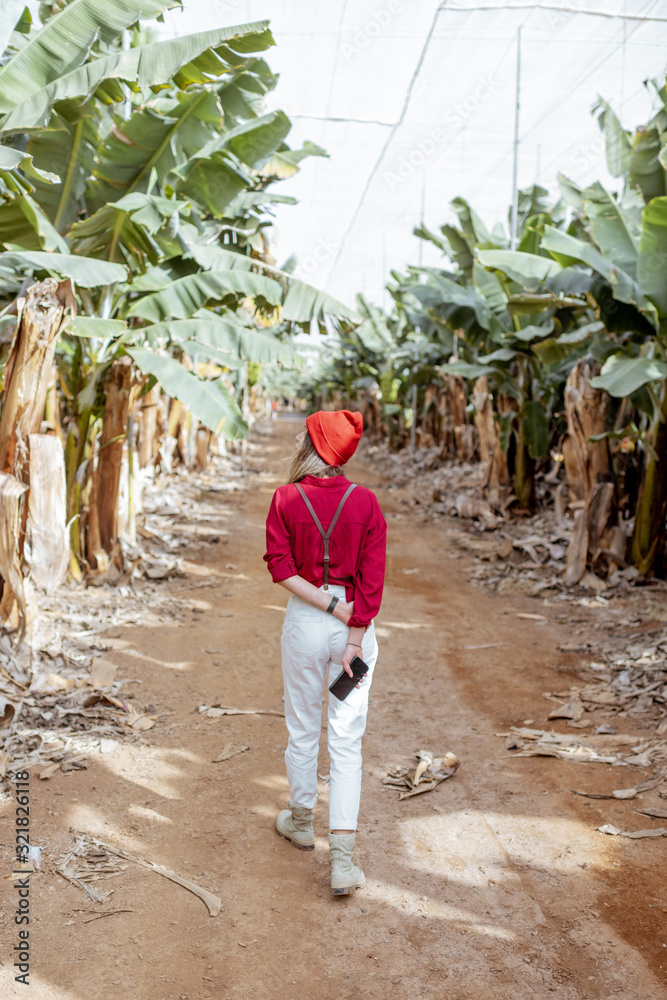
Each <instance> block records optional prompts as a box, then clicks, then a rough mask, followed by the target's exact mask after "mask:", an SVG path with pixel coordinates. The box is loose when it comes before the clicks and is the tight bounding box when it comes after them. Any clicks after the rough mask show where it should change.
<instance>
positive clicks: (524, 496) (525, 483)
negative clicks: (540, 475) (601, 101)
mask: <svg viewBox="0 0 667 1000" xmlns="http://www.w3.org/2000/svg"><path fill="white" fill-rule="evenodd" d="M515 442H516V452H515V455H514V495H515V497H516V498H517V500H518V501H519V507H520V508H521V510H527V511H531V512H532V511H533V510H534V509H535V462H534V461H533V459H532V458H531V457H530V453H529V451H528V442H527V441H526V432H525V425H524V422H523V420H521V421H519V427H518V430H517V432H516V436H515Z"/></svg>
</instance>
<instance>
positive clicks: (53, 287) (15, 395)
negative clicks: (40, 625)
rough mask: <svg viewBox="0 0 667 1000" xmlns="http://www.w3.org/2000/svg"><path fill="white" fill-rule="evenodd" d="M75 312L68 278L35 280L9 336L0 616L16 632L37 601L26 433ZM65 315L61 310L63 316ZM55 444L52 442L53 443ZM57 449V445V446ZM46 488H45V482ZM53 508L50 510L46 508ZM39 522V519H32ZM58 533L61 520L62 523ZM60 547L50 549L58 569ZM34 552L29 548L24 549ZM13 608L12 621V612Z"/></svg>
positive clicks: (0, 433)
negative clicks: (27, 565) (30, 563)
mask: <svg viewBox="0 0 667 1000" xmlns="http://www.w3.org/2000/svg"><path fill="white" fill-rule="evenodd" d="M70 312H71V313H73V314H75V313H76V302H75V299H74V294H73V291H72V286H71V283H70V282H69V281H67V282H60V283H59V282H57V281H56V280H55V279H54V278H47V279H46V280H45V281H38V282H35V284H33V285H31V286H30V288H28V290H27V292H26V295H25V297H22V298H20V299H18V301H17V313H18V315H17V321H16V327H15V332H14V340H13V343H12V346H11V349H10V353H9V359H8V361H7V365H6V368H5V391H4V395H3V399H2V412H1V413H0V472H1V473H2V481H3V487H2V503H1V504H0V508H1V509H0V536H1V538H2V543H1V544H0V576H1V578H2V601H1V604H0V621H2V622H3V623H5V624H19V625H20V628H21V635H22V636H23V635H25V634H27V635H28V637H30V635H31V630H32V625H33V622H34V621H35V619H36V617H37V603H36V599H35V596H34V590H33V586H32V582H31V580H30V578H29V576H24V570H23V566H24V554H25V553H24V549H25V538H26V522H27V518H28V504H27V503H26V499H27V497H26V493H27V491H28V487H29V483H30V478H31V477H30V472H31V470H30V438H31V435H33V441H35V436H36V435H38V432H39V431H40V430H41V425H42V420H43V418H44V408H45V404H46V396H47V392H48V389H49V385H50V384H51V382H52V379H53V363H54V355H55V349H56V341H57V339H58V335H59V334H60V331H61V330H62V327H63V324H64V322H66V318H65V317H66V313H67V314H69V313H70ZM68 318H69V315H67V319H68ZM54 443H55V442H54ZM61 451H62V449H61ZM39 466H40V462H39V457H38V458H37V459H36V460H35V468H34V470H33V472H34V476H33V480H35V479H36V478H38V474H39V472H40V471H41V469H40V467H39ZM51 486H52V487H53V490H54V493H53V497H52V499H53V504H49V502H48V498H47V501H46V505H45V506H44V505H42V509H41V512H42V514H43V513H44V511H45V510H49V508H50V507H54V508H55V507H57V497H56V495H55V493H56V492H57V484H55V485H54V484H51ZM47 488H48V487H47ZM33 510H34V511H35V514H34V516H33V519H32V522H31V534H32V535H37V534H39V533H40V532H42V531H43V529H46V528H47V525H46V524H45V523H43V521H42V520H40V519H39V515H38V514H37V513H36V510H37V508H36V504H35V503H33ZM52 513H55V511H52ZM38 521H39V523H38ZM60 527H62V528H63V534H64V519H63V524H62V525H61V526H60ZM48 538H50V541H51V543H52V547H54V549H59V548H60V546H59V543H58V539H54V538H53V537H51V536H50V535H49V533H48V530H47V539H46V540H45V544H46V547H47V548H48V545H49V541H48ZM60 554H61V553H60V552H59V551H57V552H55V553H54V555H55V561H56V563H58V570H57V575H58V574H59V573H60V562H59V558H58V557H59V556H60ZM30 555H31V556H34V552H31V553H30ZM39 559H40V560H41V561H46V562H49V560H50V556H49V554H47V552H46V551H45V548H44V546H42V549H41V554H40V556H39ZM15 610H17V611H18V621H17V622H12V617H13V615H14V613H15Z"/></svg>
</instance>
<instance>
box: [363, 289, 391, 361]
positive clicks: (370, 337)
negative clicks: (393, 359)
mask: <svg viewBox="0 0 667 1000" xmlns="http://www.w3.org/2000/svg"><path fill="white" fill-rule="evenodd" d="M357 304H358V306H359V309H358V311H359V313H360V315H361V317H362V322H361V323H360V324H359V326H358V327H357V328H356V329H355V331H354V333H355V336H356V337H358V338H359V340H360V341H361V343H362V344H363V346H364V347H365V348H367V350H369V351H373V352H374V353H380V354H386V352H387V351H389V350H391V348H392V347H395V344H394V338H393V337H392V335H391V333H390V332H389V327H388V326H387V321H386V320H385V317H384V313H383V312H382V310H381V309H378V308H377V307H376V306H372V305H371V304H370V303H369V302H367V301H366V299H365V298H364V296H363V295H357Z"/></svg>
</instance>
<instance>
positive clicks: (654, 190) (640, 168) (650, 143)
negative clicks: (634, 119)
mask: <svg viewBox="0 0 667 1000" xmlns="http://www.w3.org/2000/svg"><path fill="white" fill-rule="evenodd" d="M661 146H662V142H661V135H660V132H659V130H658V129H657V128H656V127H655V126H654V127H649V128H639V129H637V132H636V133H635V137H634V140H633V143H632V155H631V157H630V172H629V177H628V181H629V183H630V185H631V186H632V187H637V188H639V190H640V191H641V193H642V196H643V198H644V201H645V202H649V201H650V200H651V198H659V197H661V195H664V194H665V193H666V191H667V187H666V182H665V168H664V167H663V165H662V163H661V162H660V150H661Z"/></svg>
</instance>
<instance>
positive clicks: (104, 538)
mask: <svg viewBox="0 0 667 1000" xmlns="http://www.w3.org/2000/svg"><path fill="white" fill-rule="evenodd" d="M131 389H132V362H131V361H130V359H129V358H127V357H124V358H119V359H118V360H116V361H114V363H113V364H112V366H111V368H110V369H109V374H108V375H107V378H106V382H105V390H106V406H105V408H104V419H103V422H102V435H101V438H100V445H99V459H98V463H97V469H96V473H95V485H94V489H93V495H94V497H93V498H94V502H95V505H96V511H95V513H94V514H93V516H92V518H91V520H92V522H93V524H94V525H95V531H96V533H97V532H98V531H99V544H100V546H101V548H102V550H103V551H104V552H107V553H111V551H112V550H113V548H114V545H115V543H116V541H117V535H118V486H119V483H120V472H121V463H122V461H123V445H124V443H125V438H126V436H127V428H128V421H129V414H130V391H131ZM95 541H97V539H95Z"/></svg>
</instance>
